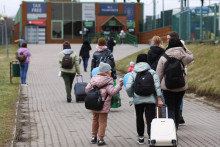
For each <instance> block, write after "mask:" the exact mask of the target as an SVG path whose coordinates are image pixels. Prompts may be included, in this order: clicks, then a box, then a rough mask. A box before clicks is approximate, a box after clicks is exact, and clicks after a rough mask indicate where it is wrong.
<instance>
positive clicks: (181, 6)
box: [180, 0, 183, 12]
mask: <svg viewBox="0 0 220 147" xmlns="http://www.w3.org/2000/svg"><path fill="white" fill-rule="evenodd" d="M180 10H181V12H183V0H181V2H180Z"/></svg>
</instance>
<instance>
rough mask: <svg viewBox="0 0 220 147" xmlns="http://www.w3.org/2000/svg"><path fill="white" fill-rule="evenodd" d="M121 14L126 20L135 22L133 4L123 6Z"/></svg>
mask: <svg viewBox="0 0 220 147" xmlns="http://www.w3.org/2000/svg"><path fill="white" fill-rule="evenodd" d="M123 13H124V14H126V15H127V20H135V4H124V5H123Z"/></svg>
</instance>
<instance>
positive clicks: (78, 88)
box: [74, 75, 87, 102]
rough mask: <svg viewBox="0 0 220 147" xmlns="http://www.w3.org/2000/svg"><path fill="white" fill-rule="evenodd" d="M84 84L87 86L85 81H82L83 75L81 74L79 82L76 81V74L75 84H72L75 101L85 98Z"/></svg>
mask: <svg viewBox="0 0 220 147" xmlns="http://www.w3.org/2000/svg"><path fill="white" fill-rule="evenodd" d="M86 86H87V83H85V82H83V76H82V75H81V82H79V81H78V76H76V84H75V85H74V93H75V98H76V102H78V101H84V100H85V97H86V92H85V88H86Z"/></svg>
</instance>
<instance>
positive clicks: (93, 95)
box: [85, 83, 111, 111]
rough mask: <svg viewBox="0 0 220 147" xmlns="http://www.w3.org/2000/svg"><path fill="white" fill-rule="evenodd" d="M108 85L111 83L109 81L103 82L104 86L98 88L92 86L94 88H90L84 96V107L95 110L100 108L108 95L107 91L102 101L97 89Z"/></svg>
mask: <svg viewBox="0 0 220 147" xmlns="http://www.w3.org/2000/svg"><path fill="white" fill-rule="evenodd" d="M108 85H111V84H110V83H108V84H105V85H104V86H102V87H100V88H98V87H97V86H94V88H93V89H91V90H90V91H89V92H88V93H87V95H86V97H85V107H86V109H90V110H95V111H100V110H102V108H103V105H104V103H105V100H106V99H107V97H108V93H107V94H106V96H105V100H104V101H102V96H101V93H100V91H99V90H100V89H102V88H104V87H106V86H108Z"/></svg>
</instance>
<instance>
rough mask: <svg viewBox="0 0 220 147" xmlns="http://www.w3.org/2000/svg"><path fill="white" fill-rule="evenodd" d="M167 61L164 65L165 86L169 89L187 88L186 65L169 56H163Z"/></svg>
mask: <svg viewBox="0 0 220 147" xmlns="http://www.w3.org/2000/svg"><path fill="white" fill-rule="evenodd" d="M163 56H164V57H165V58H166V59H167V61H166V62H165V65H164V75H165V76H164V78H165V85H166V87H167V88H168V89H175V88H181V87H184V86H185V79H184V75H186V74H185V71H184V64H183V62H182V61H181V60H178V59H176V58H171V57H169V56H168V55H167V54H163Z"/></svg>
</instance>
